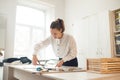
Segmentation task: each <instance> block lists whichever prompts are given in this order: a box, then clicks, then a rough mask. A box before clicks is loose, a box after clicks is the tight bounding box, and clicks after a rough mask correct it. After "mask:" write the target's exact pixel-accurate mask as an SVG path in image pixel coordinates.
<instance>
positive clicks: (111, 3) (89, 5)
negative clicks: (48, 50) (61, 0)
mask: <svg viewBox="0 0 120 80" xmlns="http://www.w3.org/2000/svg"><path fill="white" fill-rule="evenodd" d="M117 8H120V0H65V20H66V23H67V24H66V26H67V27H69V28H68V29H67V32H70V33H71V27H72V26H73V25H77V23H79V21H80V20H81V18H83V17H85V16H89V15H92V14H94V13H99V12H102V11H105V10H114V9H117Z"/></svg>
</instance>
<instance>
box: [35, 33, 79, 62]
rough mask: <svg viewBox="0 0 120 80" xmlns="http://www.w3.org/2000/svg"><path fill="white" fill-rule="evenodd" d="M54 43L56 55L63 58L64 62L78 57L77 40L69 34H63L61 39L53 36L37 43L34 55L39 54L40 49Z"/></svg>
mask: <svg viewBox="0 0 120 80" xmlns="http://www.w3.org/2000/svg"><path fill="white" fill-rule="evenodd" d="M49 44H52V48H53V51H54V53H55V55H56V56H57V57H59V58H62V59H63V61H64V62H66V61H69V60H71V59H73V58H75V57H76V55H77V48H76V43H75V40H74V38H73V37H72V36H70V35H68V34H63V37H62V38H61V39H54V38H53V37H52V36H50V37H49V38H47V39H46V40H44V41H42V42H40V43H38V44H36V45H35V48H34V55H36V54H38V52H39V50H40V49H42V48H44V47H47V46H48V45H49Z"/></svg>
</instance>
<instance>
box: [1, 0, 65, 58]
mask: <svg viewBox="0 0 120 80" xmlns="http://www.w3.org/2000/svg"><path fill="white" fill-rule="evenodd" d="M33 1H34V0H33ZM37 1H43V2H46V3H48V4H51V5H54V6H55V18H58V17H59V18H63V19H64V12H65V11H64V0H37ZM16 5H17V0H0V14H3V15H5V16H6V17H7V29H6V45H5V58H7V57H12V56H13V49H14V33H15V31H14V30H15V16H16Z"/></svg>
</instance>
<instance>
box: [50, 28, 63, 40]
mask: <svg viewBox="0 0 120 80" xmlns="http://www.w3.org/2000/svg"><path fill="white" fill-rule="evenodd" d="M50 32H51V35H52V36H53V37H54V38H55V39H60V38H61V37H62V33H61V30H60V31H59V30H58V29H50Z"/></svg>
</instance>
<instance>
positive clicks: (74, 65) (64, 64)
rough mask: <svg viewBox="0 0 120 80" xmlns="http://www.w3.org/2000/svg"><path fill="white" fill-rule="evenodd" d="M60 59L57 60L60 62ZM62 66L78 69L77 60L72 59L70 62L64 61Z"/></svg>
mask: <svg viewBox="0 0 120 80" xmlns="http://www.w3.org/2000/svg"><path fill="white" fill-rule="evenodd" d="M61 59H62V58H59V60H61ZM63 66H73V67H78V60H77V58H74V59H72V60H70V61H66V62H64V63H63Z"/></svg>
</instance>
